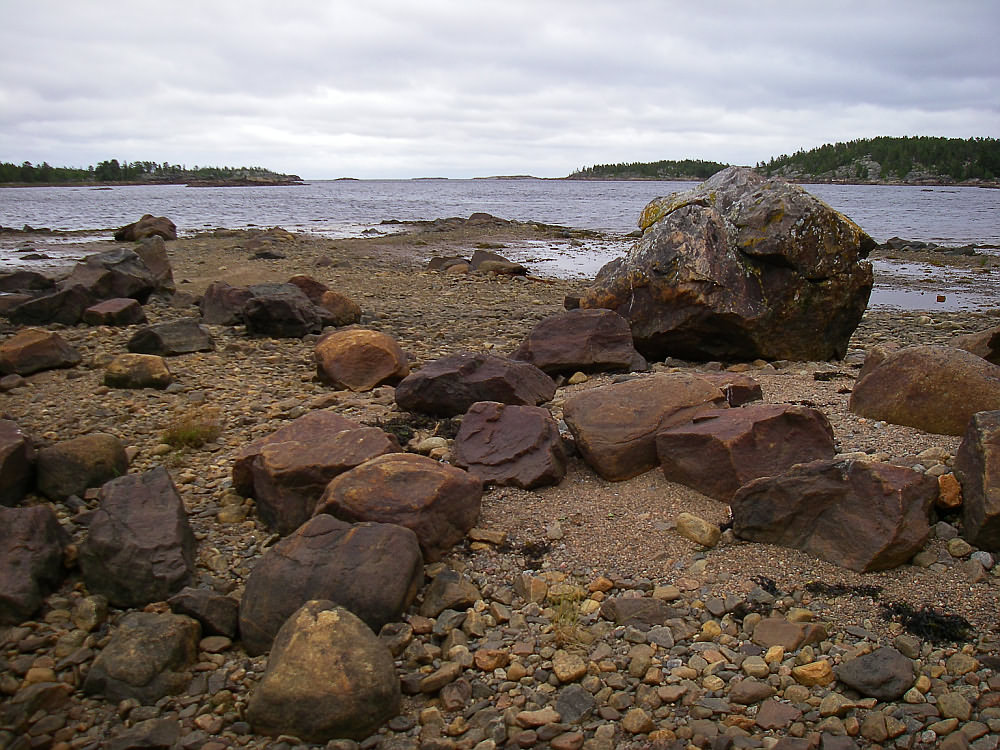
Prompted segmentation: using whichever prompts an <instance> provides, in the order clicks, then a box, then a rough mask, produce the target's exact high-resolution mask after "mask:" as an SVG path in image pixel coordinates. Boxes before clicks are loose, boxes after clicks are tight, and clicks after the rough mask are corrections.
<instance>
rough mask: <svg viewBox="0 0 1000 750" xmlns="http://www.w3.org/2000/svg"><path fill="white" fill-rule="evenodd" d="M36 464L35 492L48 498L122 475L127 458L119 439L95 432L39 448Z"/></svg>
mask: <svg viewBox="0 0 1000 750" xmlns="http://www.w3.org/2000/svg"><path fill="white" fill-rule="evenodd" d="M36 467H37V482H38V491H39V492H41V493H42V494H43V495H45V497H47V498H49V499H50V500H65V499H66V498H67V497H69V496H70V495H80V496H82V495H83V493H84V492H85V491H86V490H87V489H88V488H90V487H100V486H101V485H102V484H104V483H105V482H107V481H108V480H109V479H114V478H115V477H120V476H122V475H123V474H124V473H125V472H126V471H127V470H128V457H127V456H126V454H125V445H124V444H123V443H122V441H121V440H119V439H118V438H117V437H115V436H114V435H109V434H108V433H106V432H95V433H92V434H90V435H81V436H80V437H78V438H72V439H70V440H64V441H63V442H61V443H56V444H55V445H50V446H47V447H45V448H41V449H39V451H38V460H37V464H36Z"/></svg>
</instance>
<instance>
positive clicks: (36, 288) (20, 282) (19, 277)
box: [0, 271, 56, 293]
mask: <svg viewBox="0 0 1000 750" xmlns="http://www.w3.org/2000/svg"><path fill="white" fill-rule="evenodd" d="M55 288H56V282H55V280H54V279H51V278H49V277H48V276H46V275H44V274H41V273H38V272H37V271H14V272H12V273H3V274H0V292H27V293H32V292H53V291H55Z"/></svg>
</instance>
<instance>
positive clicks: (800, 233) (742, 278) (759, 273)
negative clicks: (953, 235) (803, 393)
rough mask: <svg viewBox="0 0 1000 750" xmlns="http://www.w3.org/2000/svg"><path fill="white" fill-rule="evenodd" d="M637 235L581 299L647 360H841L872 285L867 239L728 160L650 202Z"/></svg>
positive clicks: (787, 187) (789, 188)
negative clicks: (625, 331) (610, 318)
mask: <svg viewBox="0 0 1000 750" xmlns="http://www.w3.org/2000/svg"><path fill="white" fill-rule="evenodd" d="M639 225H640V227H641V228H642V229H643V231H644V233H643V236H642V238H641V239H640V240H639V241H638V242H637V243H636V245H635V246H634V247H633V248H632V249H631V250H630V251H629V253H628V254H627V255H626V256H625V257H624V258H619V259H617V260H614V261H612V262H611V263H609V264H608V265H606V266H605V267H604V268H602V269H601V271H600V272H599V273H598V275H597V278H596V279H595V280H594V284H593V286H592V287H591V288H590V289H589V290H588V291H587V292H586V293H585V294H584V295H583V297H582V298H581V301H580V306H581V307H584V308H597V307H605V308H608V309H611V310H614V311H616V312H618V313H620V314H621V315H623V316H624V317H626V318H627V319H628V320H629V322H630V324H631V327H632V335H633V337H634V339H635V345H636V348H637V349H638V350H639V351H640V352H642V354H644V355H645V356H646V357H648V358H651V359H652V358H655V359H662V358H663V357H665V356H668V355H673V356H678V357H684V358H688V359H722V360H749V359H755V358H759V357H763V358H765V359H794V360H825V359H830V358H833V357H842V356H844V354H845V353H846V351H847V344H848V340H849V338H850V336H851V333H852V332H853V331H854V329H855V328H856V327H857V325H858V323H859V322H860V321H861V316H862V315H863V314H864V311H865V307H866V306H867V304H868V296H869V294H870V292H871V287H872V269H871V266H870V265H869V264H868V263H866V262H862V259H863V258H865V257H867V255H868V253H869V252H870V251H871V250H873V249H874V248H875V246H876V245H875V241H874V240H872V239H871V237H869V236H868V235H867V234H865V233H864V232H863V231H862V230H861V228H860V227H858V226H857V224H855V223H854V222H852V221H850V220H849V219H847V218H846V217H844V216H843V215H841V214H839V213H837V212H836V211H834V210H833V209H831V208H830V207H829V206H827V205H826V204H825V203H823V202H822V201H820V200H818V199H816V198H815V197H813V196H812V195H810V194H809V193H807V192H806V191H805V190H803V189H802V188H800V187H797V186H795V185H791V184H788V183H785V182H782V181H779V180H765V179H764V178H763V177H760V176H759V175H757V174H755V173H754V172H752V171H751V170H748V169H744V168H740V167H730V168H728V169H725V170H723V171H721V172H719V173H718V174H716V175H714V176H713V177H712V178H710V179H709V180H707V181H706V182H704V183H703V184H702V185H700V186H698V187H697V188H695V189H694V190H690V191H686V192H684V193H679V194H674V195H672V196H668V197H666V198H658V199H657V200H655V201H653V202H652V203H650V204H649V205H648V206H646V208H645V209H644V211H643V213H642V216H641V218H640V220H639Z"/></svg>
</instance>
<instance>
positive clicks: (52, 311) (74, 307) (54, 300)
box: [7, 286, 94, 326]
mask: <svg viewBox="0 0 1000 750" xmlns="http://www.w3.org/2000/svg"><path fill="white" fill-rule="evenodd" d="M92 304H94V299H93V297H91V296H90V295H89V294H87V291H86V290H85V289H84V288H83V287H79V286H72V287H69V288H68V289H60V290H59V291H56V292H52V293H51V294H44V295H42V296H40V297H35V298H34V299H29V300H27V301H25V302H22V303H21V304H19V305H17V306H15V307H11V308H10V309H8V311H7V318H8V319H9V320H10V322H11V323H13V324H14V325H19V326H45V325H50V324H51V323H62V324H63V325H67V326H72V325H76V324H77V323H79V322H80V318H81V317H82V316H83V311H84V310H86V309H87V308H88V307H90V306H91V305H92Z"/></svg>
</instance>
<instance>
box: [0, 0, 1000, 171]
mask: <svg viewBox="0 0 1000 750" xmlns="http://www.w3.org/2000/svg"><path fill="white" fill-rule="evenodd" d="M4 6H5V7H4ZM0 12H2V16H3V17H4V19H5V20H4V23H3V24H2V25H0V161H20V160H24V159H27V160H29V161H33V162H41V161H43V160H45V161H48V162H49V163H51V164H59V165H70V166H81V165H86V164H92V163H95V162H97V161H99V160H102V159H106V158H118V159H128V160H135V159H151V160H156V161H170V162H172V163H185V164H187V165H188V166H191V165H194V164H214V165H222V164H226V165H251V164H252V165H261V166H266V167H269V168H272V169H276V170H279V171H286V172H295V173H298V174H301V175H303V176H304V177H308V178H329V177H339V176H355V177H412V176H449V177H471V176H482V175H491V174H524V173H528V174H535V175H539V176H549V177H551V176H563V175H565V174H567V173H568V172H570V171H571V170H573V169H575V168H577V167H580V166H584V165H589V164H594V163H604V162H618V161H648V160H655V159H681V158H702V159H711V160H717V161H727V162H732V163H754V162H756V161H758V160H766V159H767V158H769V157H771V156H776V155H778V154H781V153H786V152H790V151H794V150H796V149H798V148H810V147H812V146H816V145H820V144H822V143H826V142H831V141H838V140H850V139H853V138H861V137H870V136H876V135H943V136H951V137H971V136H997V135H998V132H997V131H998V124H1000V97H998V96H997V93H996V92H997V91H1000V52H998V50H997V45H996V41H995V30H996V29H997V28H1000V4H995V3H983V2H963V1H962V0H958V1H957V2H956V1H953V2H950V3H947V4H946V3H940V2H936V1H934V2H927V1H923V0H909V1H908V2H903V1H902V0H886V1H883V2H879V3H871V2H867V1H866V2H855V1H853V0H848V1H847V2H841V3H837V4H835V5H830V4H826V3H823V4H819V3H816V4H814V3H799V2H792V1H791V0H788V1H787V2H768V0H760V1H759V2H755V3H745V2H737V1H735V0H734V1H731V2H726V1H724V0H723V1H720V2H712V3H705V4H703V5H702V6H701V7H692V4H688V3H681V2H662V1H659V0H625V1H623V2H615V3H611V2H605V1H603V0H574V1H573V2H568V1H567V0H558V1H557V0H535V1H530V0H505V1H504V2H459V1H452V0H449V1H445V0H423V1H422V2H420V3H412V2H401V1H400V2H397V1H391V2H390V1H388V0H384V1H383V0H368V2H365V3H363V4H360V3H351V4H348V3H346V2H339V1H337V2H329V3H316V2H311V1H310V0H286V2H284V3H281V4H277V3H273V2H267V1H266V0H241V1H240V2H233V1H231V0H213V2H211V3H200V2H194V1H193V0H177V2H174V3H169V4H164V3H161V2H146V1H145V0H139V1H136V0H133V1H132V2H120V1H119V0H102V2H100V3H80V2H64V1H62V0H39V2H35V3H30V4H28V3H21V2H15V1H14V0H0Z"/></svg>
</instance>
